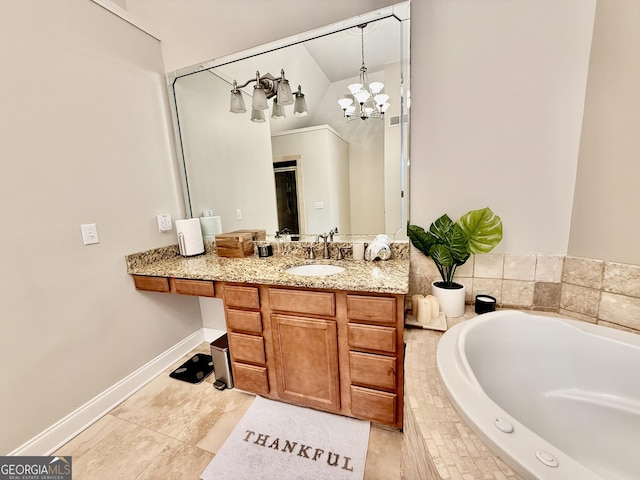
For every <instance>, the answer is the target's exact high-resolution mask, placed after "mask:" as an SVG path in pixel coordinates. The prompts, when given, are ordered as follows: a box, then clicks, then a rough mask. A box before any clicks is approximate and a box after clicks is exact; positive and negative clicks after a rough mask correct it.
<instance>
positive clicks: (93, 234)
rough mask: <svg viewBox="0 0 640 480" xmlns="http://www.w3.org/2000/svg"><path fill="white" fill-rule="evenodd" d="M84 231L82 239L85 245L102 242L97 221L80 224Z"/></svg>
mask: <svg viewBox="0 0 640 480" xmlns="http://www.w3.org/2000/svg"><path fill="white" fill-rule="evenodd" d="M80 230H81V231H82V241H83V242H84V244H85V245H92V244H94V243H100V239H99V238H98V227H97V226H96V224H95V223H85V224H83V225H80Z"/></svg>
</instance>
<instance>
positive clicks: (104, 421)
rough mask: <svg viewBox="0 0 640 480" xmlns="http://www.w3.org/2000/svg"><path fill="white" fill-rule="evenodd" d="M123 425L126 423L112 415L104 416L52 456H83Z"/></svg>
mask: <svg viewBox="0 0 640 480" xmlns="http://www.w3.org/2000/svg"><path fill="white" fill-rule="evenodd" d="M125 424H126V422H125V421H124V420H121V419H119V418H117V417H114V416H113V415H105V416H104V417H102V418H101V419H100V420H98V421H97V422H95V423H94V424H93V425H91V426H90V427H88V428H86V429H85V430H83V431H82V432H81V433H79V434H78V435H76V436H75V437H73V438H72V439H71V440H69V441H68V442H67V443H65V444H64V445H63V446H62V447H60V448H59V449H58V450H56V451H55V452H53V454H52V455H61V456H65V455H71V456H73V457H76V456H81V455H84V454H85V453H86V452H87V451H89V450H91V449H92V448H94V447H95V446H96V445H98V444H100V442H102V441H103V440H104V439H105V438H106V437H107V436H109V435H110V434H111V433H113V432H114V431H115V430H117V429H118V428H122V427H123V426H124V425H125Z"/></svg>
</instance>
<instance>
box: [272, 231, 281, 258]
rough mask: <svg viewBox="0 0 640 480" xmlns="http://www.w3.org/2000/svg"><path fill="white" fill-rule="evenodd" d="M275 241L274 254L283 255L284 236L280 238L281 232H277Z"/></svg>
mask: <svg viewBox="0 0 640 480" xmlns="http://www.w3.org/2000/svg"><path fill="white" fill-rule="evenodd" d="M274 238H275V243H274V245H273V254H274V255H275V256H276V257H282V238H280V232H276V235H275V237H274Z"/></svg>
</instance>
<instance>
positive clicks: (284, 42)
mask: <svg viewBox="0 0 640 480" xmlns="http://www.w3.org/2000/svg"><path fill="white" fill-rule="evenodd" d="M389 17H395V18H396V19H397V20H398V22H399V23H400V28H402V29H403V32H402V34H401V36H402V38H403V39H404V38H405V35H406V38H407V41H406V42H405V41H403V42H402V43H401V49H400V57H401V60H403V61H404V60H405V59H407V62H406V67H403V68H401V69H400V75H401V79H400V86H401V94H400V102H401V106H400V118H401V119H402V118H403V117H405V116H406V122H403V121H401V122H400V130H401V133H400V160H401V166H402V168H401V174H400V183H401V214H400V222H401V223H400V227H399V229H398V230H397V231H396V232H395V233H394V234H393V235H395V236H396V238H397V237H399V236H400V237H402V238H406V228H405V225H406V224H407V221H408V219H409V213H410V212H409V210H410V202H409V197H410V192H409V174H410V166H411V160H410V148H409V147H410V144H411V141H410V140H411V135H410V131H411V127H410V126H411V115H410V112H411V108H410V101H409V99H410V93H409V92H410V74H409V72H410V56H409V55H410V51H409V50H410V47H409V36H408V35H407V34H408V33H409V32H406V33H405V32H404V29H405V28H407V27H409V25H410V22H409V21H410V19H411V12H410V1H405V2H401V3H397V4H394V5H390V6H388V7H384V8H381V9H378V10H375V11H373V12H369V13H364V14H362V15H358V16H356V17H352V18H349V19H345V20H342V21H339V22H336V23H332V24H329V25H326V26H324V27H319V28H316V29H312V30H308V31H306V32H302V33H300V34H297V35H292V36H289V37H285V38H282V39H280V40H275V41H273V42H269V43H265V44H262V45H258V46H256V47H253V48H249V49H246V50H242V51H239V52H236V53H232V54H229V55H225V56H223V57H219V58H215V59H213V60H209V61H205V62H200V63H197V64H195V65H192V66H189V67H185V68H181V69H178V70H174V71H173V72H169V73H167V86H168V95H169V106H170V109H171V116H172V123H173V133H174V141H175V147H176V155H177V161H178V166H179V167H180V168H179V171H180V179H181V188H182V197H183V200H184V209H185V214H186V216H187V218H193V211H192V208H191V198H190V194H189V184H188V181H187V173H186V169H187V168H186V163H185V157H184V149H183V145H182V135H181V130H180V120H179V117H178V109H177V98H176V91H175V83H176V81H177V80H178V79H179V78H182V77H185V76H188V75H193V74H195V73H199V72H202V71H205V70H211V69H213V68H216V67H220V66H223V65H226V64H229V63H232V62H237V61H240V60H244V59H247V58H250V57H254V56H257V55H261V54H263V53H267V52H271V51H274V50H279V49H282V48H286V47H289V46H291V45H296V44H299V43H303V42H306V41H309V40H313V39H315V38H319V37H323V36H326V35H331V34H333V33H338V32H341V31H343V30H348V29H350V28H354V27H357V26H358V25H361V24H363V23H367V22H375V21H378V20H382V19H384V18H389ZM405 43H406V45H405ZM405 129H406V132H405Z"/></svg>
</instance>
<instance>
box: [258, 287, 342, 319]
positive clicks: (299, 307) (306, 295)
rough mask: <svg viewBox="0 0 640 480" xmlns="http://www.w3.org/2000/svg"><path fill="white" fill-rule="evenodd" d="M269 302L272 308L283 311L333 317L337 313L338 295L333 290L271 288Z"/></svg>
mask: <svg viewBox="0 0 640 480" xmlns="http://www.w3.org/2000/svg"><path fill="white" fill-rule="evenodd" d="M269 304H270V305H271V310H276V311H281V312H291V313H307V314H310V315H325V316H331V317H333V316H334V315H335V314H336V297H335V295H334V294H333V293H331V292H314V291H307V290H288V289H284V288H270V289H269Z"/></svg>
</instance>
